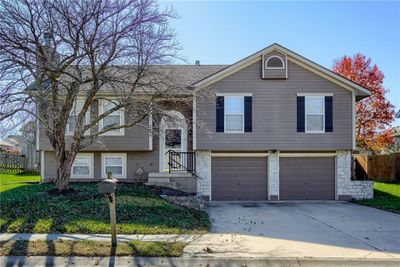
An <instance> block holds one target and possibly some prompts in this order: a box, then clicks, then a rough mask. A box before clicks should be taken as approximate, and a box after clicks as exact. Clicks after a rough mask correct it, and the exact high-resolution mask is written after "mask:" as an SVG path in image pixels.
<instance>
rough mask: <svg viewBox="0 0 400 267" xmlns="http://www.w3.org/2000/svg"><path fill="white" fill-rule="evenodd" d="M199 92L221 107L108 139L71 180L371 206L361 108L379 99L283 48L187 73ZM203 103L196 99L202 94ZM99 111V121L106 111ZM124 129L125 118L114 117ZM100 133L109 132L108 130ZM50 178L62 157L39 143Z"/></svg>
mask: <svg viewBox="0 0 400 267" xmlns="http://www.w3.org/2000/svg"><path fill="white" fill-rule="evenodd" d="M170 67H173V68H176V69H177V70H178V71H179V72H180V73H181V74H182V75H181V76H182V77H183V78H184V80H185V82H186V85H187V86H188V87H190V88H191V90H193V92H200V91H201V90H210V91H211V92H213V94H214V93H215V101H198V100H197V99H196V97H193V99H192V100H193V101H192V102H193V107H192V108H188V107H187V106H185V107H183V106H182V107H180V106H176V105H175V106H171V107H170V108H169V109H170V113H171V114H172V115H173V116H174V117H175V118H178V119H179V123H170V122H169V121H168V120H169V119H164V118H161V119H160V120H158V121H154V120H152V119H151V118H149V120H148V123H149V127H152V126H154V125H155V124H157V128H158V131H159V134H157V135H154V134H149V131H147V130H146V129H145V128H143V127H134V128H132V129H124V130H118V131H115V132H111V133H108V134H106V135H104V136H101V137H100V139H101V144H102V145H98V146H96V145H93V146H90V147H88V148H86V149H85V150H84V151H82V153H80V154H79V155H78V157H77V158H76V160H75V163H74V166H73V168H72V176H71V179H72V180H76V181H94V180H99V179H102V178H105V177H106V172H107V171H109V170H111V171H112V172H113V177H115V178H117V179H119V180H120V181H133V180H135V179H137V178H138V177H139V176H140V177H142V178H143V177H144V178H145V179H148V181H149V183H156V184H157V183H159V184H170V185H174V186H177V187H179V188H183V189H185V190H188V191H193V192H197V193H198V194H199V195H201V196H203V197H204V198H205V199H208V200H349V199H351V198H356V199H361V198H371V197H372V195H373V191H372V182H371V181H354V180H352V178H351V176H352V175H351V174H352V170H351V168H352V167H351V166H352V151H353V150H354V149H355V103H356V101H359V100H361V99H363V98H365V97H368V96H369V95H370V92H369V91H368V90H367V89H365V88H363V87H361V86H359V85H358V84H356V83H353V82H352V81H350V80H347V79H345V78H343V77H341V76H338V75H336V74H335V73H333V72H332V71H330V70H328V69H326V68H324V67H322V66H320V65H318V64H316V63H314V62H312V61H310V60H308V59H306V58H304V57H302V56H300V55H298V54H296V53H294V52H292V51H290V50H288V49H286V48H284V47H282V46H280V45H278V44H273V45H270V46H268V47H266V48H264V49H262V50H260V51H258V52H256V53H254V54H252V55H250V56H248V57H246V58H244V59H242V60H240V61H238V62H236V63H234V64H232V65H200V64H196V65H178V66H172V65H171V66H170ZM194 95H196V94H194ZM106 108H107V107H106V105H105V104H104V103H102V101H98V103H96V106H95V107H93V108H92V109H91V114H90V116H96V115H97V114H98V112H100V111H101V110H104V109H106ZM113 116H114V117H113V118H112V119H113V120H114V121H123V120H124V112H123V111H121V112H117V113H116V114H113ZM99 127H101V125H100V126H99ZM38 143H39V148H38V149H39V150H40V152H41V162H42V165H41V177H42V179H43V181H48V180H50V179H52V178H54V177H55V174H56V164H55V160H54V152H52V149H51V146H50V145H49V144H48V142H47V140H46V137H45V136H44V135H43V134H39V142H38Z"/></svg>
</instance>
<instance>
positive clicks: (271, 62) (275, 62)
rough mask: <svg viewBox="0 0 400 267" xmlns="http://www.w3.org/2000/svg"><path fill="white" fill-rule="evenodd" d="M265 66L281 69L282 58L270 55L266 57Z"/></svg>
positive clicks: (282, 66)
mask: <svg viewBox="0 0 400 267" xmlns="http://www.w3.org/2000/svg"><path fill="white" fill-rule="evenodd" d="M266 68H267V69H270V68H272V69H278V68H279V69H283V68H284V64H283V60H282V59H281V58H280V57H277V56H274V57H270V58H268V59H267V64H266Z"/></svg>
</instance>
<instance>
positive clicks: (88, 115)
mask: <svg viewBox="0 0 400 267" xmlns="http://www.w3.org/2000/svg"><path fill="white" fill-rule="evenodd" d="M77 100H82V98H77ZM75 105H76V102H75V103H74V106H73V107H72V110H73V109H75ZM72 110H71V111H72ZM79 113H80V112H79ZM79 113H78V114H76V116H78V115H79ZM68 118H69V116H68ZM85 121H86V122H85V124H86V125H88V124H89V123H90V107H89V108H88V110H87V111H86V114H85ZM68 126H69V125H68V121H67V127H66V129H65V135H67V136H72V135H73V134H74V131H70V130H69V127H68ZM89 134H90V129H88V130H87V131H86V132H85V135H89Z"/></svg>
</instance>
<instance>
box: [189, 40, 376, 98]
mask: <svg viewBox="0 0 400 267" xmlns="http://www.w3.org/2000/svg"><path fill="white" fill-rule="evenodd" d="M272 51H278V52H281V53H284V54H286V55H287V56H288V60H290V61H292V62H294V63H296V64H299V65H301V66H302V67H305V68H307V69H308V70H310V71H313V72H314V73H316V74H318V75H320V76H322V77H324V78H326V79H329V80H331V81H333V82H335V83H337V84H338V85H341V86H342V87H344V88H346V89H348V90H351V91H354V92H355V95H356V96H365V97H366V96H369V95H371V92H370V91H369V90H368V89H367V88H364V87H362V86H361V85H359V84H357V83H355V82H353V81H351V80H349V79H346V78H345V77H342V76H340V75H338V74H336V73H334V72H333V71H331V70H329V69H327V68H325V67H323V66H321V65H319V64H317V63H315V62H313V61H311V60H309V59H307V58H305V57H303V56H300V55H299V54H297V53H295V52H293V51H291V50H289V49H287V48H285V47H283V46H281V45H279V44H277V43H274V44H272V45H270V46H267V47H266V48H263V49H261V50H260V51H258V52H256V53H254V54H252V55H250V56H248V57H245V58H243V59H241V60H239V61H237V62H236V63H234V64H232V65H230V66H228V67H226V68H224V69H222V70H220V71H218V72H216V73H214V74H212V75H210V76H208V77H206V78H203V79H201V80H199V81H197V82H196V83H194V84H193V86H194V87H197V88H200V87H205V86H208V85H211V84H213V83H214V82H216V81H219V80H220V79H223V78H224V77H226V76H229V75H231V74H233V73H235V72H237V71H239V70H241V69H243V68H245V67H247V66H249V65H251V64H253V63H255V62H257V61H259V60H260V59H261V57H262V55H264V54H267V53H269V52H272Z"/></svg>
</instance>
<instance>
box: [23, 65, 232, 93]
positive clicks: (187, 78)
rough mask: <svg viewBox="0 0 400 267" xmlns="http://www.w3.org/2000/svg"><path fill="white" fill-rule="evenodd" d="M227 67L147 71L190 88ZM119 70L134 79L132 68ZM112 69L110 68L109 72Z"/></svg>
mask: <svg viewBox="0 0 400 267" xmlns="http://www.w3.org/2000/svg"><path fill="white" fill-rule="evenodd" d="M228 66H229V65H217V64H211V65H182V64H178V65H174V64H170V65H150V68H149V71H150V72H154V73H157V72H158V73H162V74H163V75H166V76H170V77H173V78H174V79H175V80H174V81H175V82H176V83H177V84H180V85H185V86H188V87H190V86H191V85H192V84H194V83H195V82H197V81H200V80H202V79H204V78H206V77H209V76H210V75H212V74H214V73H217V72H218V71H221V70H222V69H224V68H226V67H228ZM117 67H118V68H119V70H118V71H120V73H121V74H120V76H121V77H124V75H126V77H127V78H128V79H129V78H131V79H132V77H134V75H133V74H132V72H133V71H134V68H135V67H134V66H130V65H125V66H114V68H117ZM112 69H113V68H110V71H113V70H112ZM48 84H49V82H48V81H45V82H44V86H46V87H47V86H48ZM26 90H37V88H36V86H35V83H32V84H30V85H29V86H28V87H27V88H26Z"/></svg>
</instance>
